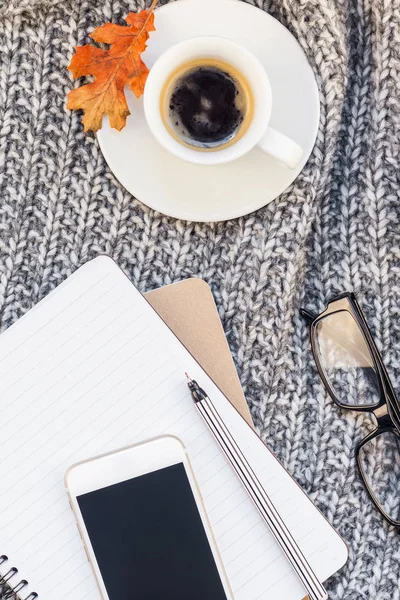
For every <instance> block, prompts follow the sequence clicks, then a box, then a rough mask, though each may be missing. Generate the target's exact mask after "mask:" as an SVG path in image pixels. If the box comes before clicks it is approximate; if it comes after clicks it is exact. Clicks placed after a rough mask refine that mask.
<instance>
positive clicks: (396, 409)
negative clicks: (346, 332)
mask: <svg viewBox="0 0 400 600" xmlns="http://www.w3.org/2000/svg"><path fill="white" fill-rule="evenodd" d="M343 311H344V312H348V313H350V315H351V316H352V317H353V319H354V320H355V322H356V323H357V325H358V327H359V329H360V331H361V333H362V335H363V338H364V341H365V342H366V344H367V347H368V349H369V351H370V353H371V357H372V360H373V362H374V367H375V370H376V372H377V374H378V385H379V391H380V398H379V401H378V402H375V403H374V404H370V405H367V404H364V405H362V406H360V405H354V404H345V403H343V402H342V401H341V400H340V399H339V398H338V396H337V394H336V393H335V390H334V389H333V387H332V385H331V383H330V381H329V379H328V378H327V376H326V374H325V370H324V368H323V365H322V364H321V361H320V358H319V353H318V346H317V344H318V341H317V329H318V324H319V323H320V322H321V321H322V320H323V319H324V318H326V317H327V316H328V315H333V314H336V313H339V312H343ZM301 314H302V315H303V316H304V317H305V318H306V320H307V322H308V324H309V327H310V339H311V347H312V352H313V356H314V360H315V364H316V367H317V370H318V373H319V375H320V377H321V379H322V381H323V383H324V385H325V387H326V389H327V391H328V393H329V395H330V396H331V398H332V400H333V401H334V402H335V404H337V405H338V406H339V407H340V408H344V409H347V410H354V411H357V412H368V413H371V412H372V413H373V414H374V416H375V418H376V420H377V427H376V428H375V429H374V430H373V431H372V432H371V433H370V434H369V435H367V436H366V437H365V438H363V439H362V440H361V441H360V442H359V443H358V444H357V446H356V460H357V465H358V469H359V471H360V474H361V477H362V480H363V482H364V485H365V487H366V489H367V491H368V494H369V496H370V497H371V500H372V502H373V503H374V505H375V506H376V508H377V509H378V511H379V512H380V513H381V515H382V516H383V517H384V519H386V521H388V523H390V524H391V525H393V527H395V528H396V529H397V530H398V531H399V532H400V521H394V520H393V519H392V518H391V517H390V516H389V515H388V514H387V513H386V512H385V510H384V509H383V508H382V506H381V505H380V503H379V502H378V500H377V499H376V497H375V494H374V492H373V490H372V488H371V486H370V485H369V481H368V479H367V477H366V475H365V473H364V470H363V468H362V465H361V456H360V454H361V450H362V448H363V446H365V445H366V444H368V443H369V442H370V441H371V440H373V439H374V438H376V437H378V436H379V435H382V434H384V433H386V432H391V433H393V434H394V435H395V436H397V438H398V439H399V445H400V406H399V403H398V401H397V398H396V395H395V392H394V389H393V386H392V384H391V381H390V379H389V375H388V373H387V370H386V367H385V365H384V364H383V360H382V357H381V355H380V353H379V351H378V349H377V347H376V344H375V342H374V340H373V337H372V334H371V331H370V329H369V327H368V325H367V321H366V319H365V316H364V314H363V312H362V310H361V308H360V306H359V304H358V302H357V300H356V298H355V296H354V294H351V293H345V294H342V295H341V296H337V297H335V298H333V299H332V300H330V301H329V302H328V306H327V308H326V309H325V310H324V311H323V312H322V313H321V314H319V315H317V316H316V317H315V316H313V315H311V314H310V313H309V312H308V311H306V310H304V309H302V310H301Z"/></svg>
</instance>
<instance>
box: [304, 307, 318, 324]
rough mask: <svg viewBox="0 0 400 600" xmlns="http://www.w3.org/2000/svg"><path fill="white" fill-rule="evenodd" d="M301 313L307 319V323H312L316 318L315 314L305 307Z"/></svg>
mask: <svg viewBox="0 0 400 600" xmlns="http://www.w3.org/2000/svg"><path fill="white" fill-rule="evenodd" d="M300 314H301V316H302V317H303V319H304V320H305V321H306V323H307V325H311V323H312V322H313V321H314V319H315V317H314V315H312V314H311V313H310V312H308V310H306V309H305V308H301V309H300Z"/></svg>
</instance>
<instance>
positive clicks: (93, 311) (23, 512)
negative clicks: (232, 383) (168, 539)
mask: <svg viewBox="0 0 400 600" xmlns="http://www.w3.org/2000/svg"><path fill="white" fill-rule="evenodd" d="M185 371H188V372H189V373H190V374H191V376H192V377H194V378H196V379H197V380H198V382H199V383H200V385H201V386H203V387H204V388H205V389H206V390H207V392H208V393H209V396H210V397H211V398H212V400H213V401H214V403H215V404H216V406H217V408H218V410H219V411H220V413H221V415H222V416H223V418H224V420H225V422H226V423H227V425H228V426H229V427H230V429H231V430H232V432H233V434H234V435H235V436H236V438H237V440H238V441H239V443H240V444H241V445H242V447H243V449H244V453H245V455H246V457H247V459H248V460H249V461H250V463H251V464H252V465H253V467H254V468H255V470H256V472H257V473H258V475H259V477H260V480H261V481H262V483H263V484H264V485H265V487H266V489H267V491H268V493H269V494H270V496H271V498H272V500H273V501H274V502H275V504H276V506H277V507H278V508H279V510H280V512H281V515H282V517H283V518H284V519H285V521H286V523H287V525H288V526H289V527H290V528H291V530H292V532H293V534H294V536H295V538H296V540H297V542H298V543H299V545H300V547H301V548H302V550H303V551H304V552H305V554H306V555H307V557H308V558H309V560H310V562H311V564H312V566H313V568H314V569H315V571H316V573H317V574H318V575H319V576H320V577H321V579H323V580H324V579H326V578H327V577H329V576H330V575H331V574H332V573H334V572H335V571H336V570H337V569H338V568H340V567H341V566H342V565H343V563H344V562H345V560H346V547H345V545H344V543H343V542H342V540H341V539H340V538H339V537H338V535H337V534H336V533H335V532H334V530H333V529H332V528H331V527H330V525H329V524H328V523H327V522H326V521H325V519H324V518H323V517H322V515H321V514H320V513H319V512H318V511H317V510H316V508H315V507H314V506H313V505H312V503H311V502H310V501H309V500H308V498H307V497H306V496H305V495H304V494H303V492H302V491H301V490H300V488H299V487H298V486H297V485H296V484H295V483H294V481H293V480H292V479H291V478H290V476H289V475H288V474H287V473H286V471H284V469H283V468H282V467H281V466H280V464H279V463H278V462H277V460H276V459H275V458H274V457H273V455H272V454H271V453H270V452H269V451H268V449H267V448H266V447H265V446H264V444H263V443H262V442H261V441H260V440H259V439H258V438H257V436H256V435H255V434H254V433H253V431H252V430H251V428H250V427H249V426H248V425H247V424H246V423H245V421H244V420H243V419H242V417H240V415H239V414H238V413H237V412H236V410H235V409H234V408H233V407H232V406H231V405H230V403H229V402H228V401H227V400H226V398H225V397H224V396H223V395H222V394H221V393H220V392H219V390H218V389H217V388H216V386H215V385H214V384H213V383H212V382H211V380H209V378H208V377H207V375H206V374H205V373H204V372H203V370H202V369H201V368H200V366H199V365H198V364H197V363H196V362H195V360H194V359H193V358H192V357H191V356H190V355H189V354H188V352H187V351H186V349H185V348H184V347H183V346H182V344H181V343H180V342H179V341H178V340H177V338H176V337H175V336H174V335H173V334H172V332H171V331H170V330H169V329H168V328H167V327H166V325H165V324H164V323H163V322H162V320H161V319H160V318H159V317H158V315H157V314H156V313H155V312H154V311H153V309H152V308H151V307H150V305H149V304H148V303H147V301H146V300H145V299H144V298H143V296H141V294H140V293H139V292H138V291H137V290H136V289H135V288H134V286H133V285H132V284H131V283H130V282H129V280H128V279H127V277H126V276H125V275H124V274H123V273H122V271H120V269H119V268H118V267H117V266H116V264H115V263H114V262H113V261H112V260H111V259H109V258H106V257H100V258H97V259H95V260H94V261H92V262H90V263H88V264H87V265H85V266H84V267H82V268H81V269H79V270H78V271H77V272H76V273H75V274H74V275H73V276H72V277H70V278H69V279H68V280H67V281H66V282H64V283H63V284H62V285H60V286H59V287H58V288H57V289H56V290H55V291H54V292H52V293H51V294H50V295H49V296H48V297H47V298H45V299H44V300H43V301H42V302H41V303H40V304H38V305H37V306H36V307H35V308H34V309H32V310H31V311H30V312H29V313H28V314H27V315H25V316H24V317H23V318H22V319H21V320H20V321H18V322H17V323H16V324H15V325H14V326H12V327H11V328H10V329H9V330H8V331H6V332H5V333H4V334H3V335H2V336H0V407H1V420H0V457H1V462H0V480H1V482H2V485H1V489H0V554H2V553H5V554H7V555H8V556H9V558H10V565H11V564H12V565H14V564H15V566H17V567H18V568H19V571H20V575H21V577H24V578H26V579H28V580H29V584H30V585H29V590H35V591H36V592H38V593H39V598H40V600H45V599H47V600H65V599H67V598H68V599H71V598H73V599H74V600H81V599H85V600H100V594H99V592H98V589H97V587H96V582H95V579H94V577H93V575H92V572H91V568H90V566H89V563H88V562H87V560H86V556H85V552H84V549H83V547H82V543H81V540H80V537H79V535H78V532H77V528H76V525H75V522H74V518H73V515H72V512H71V510H70V508H69V504H68V500H67V496H66V493H65V489H64V481H63V480H64V474H65V471H66V470H67V469H68V467H70V466H71V465H72V464H74V463H75V462H77V461H80V460H84V459H87V458H90V457H92V456H95V455H97V454H101V453H104V452H108V451H110V450H113V449H118V448H120V447H122V446H125V445H128V444H131V443H134V442H138V441H142V440H145V439H147V438H151V437H154V436H157V435H160V434H164V433H171V434H174V435H177V436H179V437H180V438H181V439H182V440H183V442H184V444H185V446H186V447H187V451H188V454H189V457H190V460H191V462H192V465H193V469H194V472H195V475H196V478H197V481H198V483H199V486H200V489H201V492H202V495H203V498H204V502H205V505H206V510H207V512H208V515H209V518H210V521H211V525H212V528H213V531H214V533H215V537H216V540H217V544H218V547H219V550H220V552H221V555H222V560H223V562H224V565H225V568H226V571H227V574H228V578H229V580H230V583H231V586H232V589H233V593H234V596H235V599H236V600H257V599H269V598H271V599H272V598H273V599H274V600H277V599H280V598H283V599H285V600H291V599H293V600H300V599H301V598H302V597H303V596H304V595H305V591H304V589H303V587H302V585H301V584H300V583H299V581H298V579H297V577H296V576H295V575H294V573H293V572H292V570H291V567H290V565H289V563H288V562H287V560H286V558H285V557H284V556H283V555H282V553H281V551H280V548H279V546H278V545H277V544H276V542H275V541H274V539H273V537H272V535H271V534H270V532H269V530H268V528H267V526H266V525H265V523H264V522H263V521H262V519H261V518H260V517H259V515H258V513H257V511H256V509H255V508H254V506H253V504H252V503H251V501H250V499H249V498H248V497H247V494H246V492H245V491H244V489H243V488H242V486H241V484H240V483H239V481H238V480H237V478H236V475H235V474H234V472H233V470H232V469H231V467H230V465H229V463H228V462H227V460H226V458H225V457H224V455H223V454H221V452H220V450H219V448H218V446H217V444H216V442H215V441H214V439H213V438H212V436H211V434H210V433H209V431H208V430H207V428H206V426H205V424H204V423H203V421H202V420H201V418H200V416H199V415H198V413H197V410H196V409H195V407H194V405H193V401H192V399H191V397H190V394H189V391H188V388H187V384H186V381H185V377H184V372H185ZM3 570H4V566H3Z"/></svg>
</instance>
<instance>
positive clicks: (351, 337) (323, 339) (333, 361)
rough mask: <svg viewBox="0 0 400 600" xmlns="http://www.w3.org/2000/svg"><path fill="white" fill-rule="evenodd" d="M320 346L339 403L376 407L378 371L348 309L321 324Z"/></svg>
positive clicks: (328, 316)
mask: <svg viewBox="0 0 400 600" xmlns="http://www.w3.org/2000/svg"><path fill="white" fill-rule="evenodd" d="M316 347H317V353H318V358H319V363H320V366H321V367H322V369H323V371H324V373H325V377H326V379H327V380H328V382H329V385H330V387H331V389H332V390H333V392H334V393H335V395H336V397H337V400H338V402H339V403H341V404H344V405H347V406H357V407H360V406H374V405H375V404H378V402H379V400H380V387H379V379H378V373H377V372H376V369H375V365H374V361H373V358H372V355H371V353H370V350H369V348H368V345H367V343H366V341H365V338H364V335H363V333H362V331H361V329H360V327H359V325H358V323H357V321H356V320H355V319H354V317H353V316H352V315H351V314H350V313H349V312H348V311H346V310H341V311H338V312H335V313H332V314H330V315H327V316H326V317H324V318H323V319H321V320H320V321H319V322H318V323H317V327H316Z"/></svg>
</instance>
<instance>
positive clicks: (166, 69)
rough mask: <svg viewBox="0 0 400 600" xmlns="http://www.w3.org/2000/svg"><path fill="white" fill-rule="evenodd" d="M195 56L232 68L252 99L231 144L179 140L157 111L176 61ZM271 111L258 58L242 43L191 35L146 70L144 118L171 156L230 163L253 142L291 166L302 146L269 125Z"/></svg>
mask: <svg viewBox="0 0 400 600" xmlns="http://www.w3.org/2000/svg"><path fill="white" fill-rule="evenodd" d="M200 58H205V59H207V58H213V59H217V60H219V61H223V62H225V63H228V64H229V65H231V66H232V67H234V68H235V69H236V70H237V71H239V72H240V73H241V74H242V75H243V77H244V78H245V79H246V81H247V82H248V84H249V87H250V89H251V92H252V95H253V99H254V107H253V113H252V119H251V122H250V124H249V126H248V128H247V130H246V131H245V133H244V134H243V135H242V136H241V137H239V136H238V138H239V139H238V140H237V141H236V142H233V143H232V144H231V145H229V146H227V147H223V148H221V149H218V148H217V149H213V150H212V151H209V152H204V151H200V150H199V149H196V148H195V147H188V146H187V145H185V144H183V143H180V142H179V141H178V140H177V139H176V138H175V137H174V136H173V135H172V134H171V133H170V131H169V130H168V128H167V127H166V125H165V123H164V120H163V118H162V115H161V95H162V92H163V90H164V87H165V83H166V81H167V80H168V78H169V76H170V75H171V74H172V73H173V72H174V71H175V70H176V69H177V68H179V66H180V65H184V64H185V63H187V62H190V61H192V60H197V59H200ZM271 109H272V91H271V85H270V82H269V78H268V75H267V73H266V71H265V69H264V67H263V66H262V65H261V63H260V62H259V61H258V59H257V58H256V57H255V56H254V55H253V54H252V53H251V52H249V51H248V50H247V49H246V48H244V47H243V46H240V45H239V44H236V43H235V42H232V41H231V40H228V39H225V38H221V37H216V36H204V37H195V38H191V39H188V40H185V41H183V42H180V43H178V44H175V45H174V46H172V47H171V48H169V49H168V50H166V51H165V52H164V53H163V54H162V55H161V56H160V58H159V59H158V60H157V61H156V63H155V64H154V65H153V67H152V68H151V69H150V73H149V76H148V78H147V82H146V87H145V91H144V110H145V115H146V120H147V123H148V126H149V128H150V130H151V131H152V133H153V135H154V136H155V138H156V139H157V140H158V141H159V143H160V144H161V145H162V146H163V147H164V148H165V149H166V150H168V151H169V152H171V153H172V154H174V155H175V156H177V157H179V158H181V159H183V160H186V161H188V162H191V163H195V164H199V165H217V164H221V163H226V162H230V161H232V160H235V159H237V158H240V157H241V156H243V155H244V154H246V153H247V152H249V151H250V150H251V149H252V148H254V147H255V146H258V147H259V148H260V149H261V150H263V152H266V153H267V154H269V155H270V156H272V157H274V158H275V159H276V160H278V161H279V162H281V163H283V164H284V165H286V166H287V167H289V169H295V168H296V167H297V165H298V164H299V162H300V160H301V158H302V156H303V149H302V148H301V147H300V146H299V145H298V144H297V143H296V142H295V141H293V140H291V139H290V138H289V137H288V136H286V135H284V134H283V133H280V132H279V131H277V130H276V129H273V128H272V127H270V126H269V121H270V117H271Z"/></svg>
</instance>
